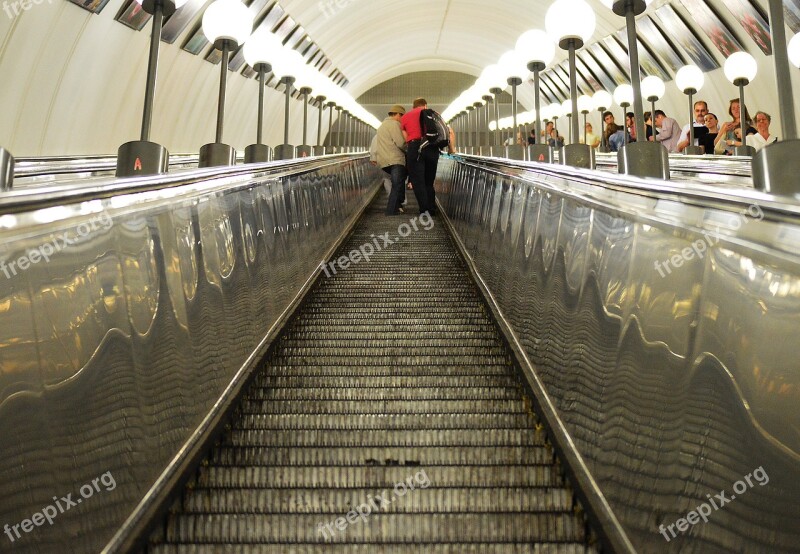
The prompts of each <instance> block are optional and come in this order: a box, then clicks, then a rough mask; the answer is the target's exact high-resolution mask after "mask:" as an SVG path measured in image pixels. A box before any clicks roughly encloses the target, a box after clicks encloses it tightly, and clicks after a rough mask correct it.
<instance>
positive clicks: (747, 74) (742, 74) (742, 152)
mask: <svg viewBox="0 0 800 554" xmlns="http://www.w3.org/2000/svg"><path fill="white" fill-rule="evenodd" d="M757 70H758V65H757V64H756V60H755V58H754V57H753V56H751V55H750V54H748V53H747V52H734V53H733V54H731V55H730V56H728V59H727V60H725V66H724V67H723V71H724V72H725V77H726V78H727V79H728V80H729V81H730V82H731V83H733V84H734V86H737V87H739V127H740V128H741V130H742V145H741V146H736V147H735V148H734V149H733V154H734V156H752V155H753V154H755V153H756V149H755V148H753V147H752V146H747V145H746V144H745V142H744V141H745V137H746V135H745V131H746V130H747V123H748V122H747V109H746V107H745V103H744V87H745V86H746V85H748V84H749V83H750V82H751V81H752V80H753V79H755V77H756V71H757Z"/></svg>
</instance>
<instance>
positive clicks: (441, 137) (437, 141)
mask: <svg viewBox="0 0 800 554" xmlns="http://www.w3.org/2000/svg"><path fill="white" fill-rule="evenodd" d="M419 119H420V126H421V127H422V144H421V145H420V150H422V149H423V148H425V147H427V146H434V147H436V149H438V150H442V149H443V148H447V146H448V145H449V144H450V130H449V129H448V127H447V123H445V122H444V119H442V116H441V115H439V112H437V111H436V110H431V109H424V110H422V111H421V112H420V114H419Z"/></svg>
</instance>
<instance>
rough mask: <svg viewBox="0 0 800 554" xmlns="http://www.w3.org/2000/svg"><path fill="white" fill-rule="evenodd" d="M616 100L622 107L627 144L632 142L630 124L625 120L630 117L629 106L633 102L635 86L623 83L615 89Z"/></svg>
mask: <svg viewBox="0 0 800 554" xmlns="http://www.w3.org/2000/svg"><path fill="white" fill-rule="evenodd" d="M614 102H616V103H617V104H619V107H620V108H622V123H621V124H622V127H623V129H625V144H628V143H629V142H630V140H629V139H630V134H629V133H628V124H627V123H626V122H625V120H626V119H627V117H628V108H629V107H630V105H631V104H633V87H632V86H630V85H629V84H626V83H625V84H621V85H619V86H618V87H617V88H615V89H614Z"/></svg>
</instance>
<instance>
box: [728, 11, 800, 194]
mask: <svg viewBox="0 0 800 554" xmlns="http://www.w3.org/2000/svg"><path fill="white" fill-rule="evenodd" d="M768 3H769V27H770V32H771V33H772V54H773V56H772V58H773V61H774V63H775V75H776V81H777V86H778V102H779V105H780V107H781V109H780V116H781V128H782V130H783V140H779V141H778V142H773V143H772V144H768V145H766V146H765V147H764V148H762V149H761V150H759V151H758V152H757V153H756V155H755V156H753V162H752V172H753V185H754V186H755V188H756V189H758V190H763V191H767V192H771V193H773V194H793V195H796V194H797V193H798V192H800V185H798V180H797V175H798V174H800V156H798V155H797V152H798V151H800V140H798V135H797V121H796V120H795V112H794V93H793V91H792V76H791V73H790V68H789V62H790V61H791V63H792V64H793V65H794V66H795V67H798V68H800V34H796V35H795V36H794V37H793V38H792V40H791V41H789V44H788V46H787V44H786V30H785V28H784V18H783V3H782V2H781V0H769V2H768ZM739 113H740V115H741V113H746V112H739Z"/></svg>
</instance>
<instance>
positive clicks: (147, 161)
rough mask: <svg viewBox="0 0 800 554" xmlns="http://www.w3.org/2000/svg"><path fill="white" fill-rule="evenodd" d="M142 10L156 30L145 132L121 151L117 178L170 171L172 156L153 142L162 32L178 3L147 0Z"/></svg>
mask: <svg viewBox="0 0 800 554" xmlns="http://www.w3.org/2000/svg"><path fill="white" fill-rule="evenodd" d="M142 9H143V10H144V11H145V12H147V13H149V14H152V15H153V27H152V29H151V32H150V55H149V57H148V59H147V81H146V82H145V89H144V109H143V110H142V130H141V134H140V140H137V141H131V142H126V143H125V144H123V145H121V146H120V147H119V150H118V152H117V177H133V176H136V175H158V174H161V173H166V172H167V170H168V167H169V152H167V149H166V148H164V147H163V146H161V145H160V144H156V143H154V142H150V128H151V126H152V121H153V103H154V101H155V96H156V76H157V73H158V50H159V46H160V44H161V29H162V27H163V23H164V17H165V16H168V15H171V14H172V13H174V12H175V3H174V2H173V1H171V0H145V2H144V3H143V4H142Z"/></svg>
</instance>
